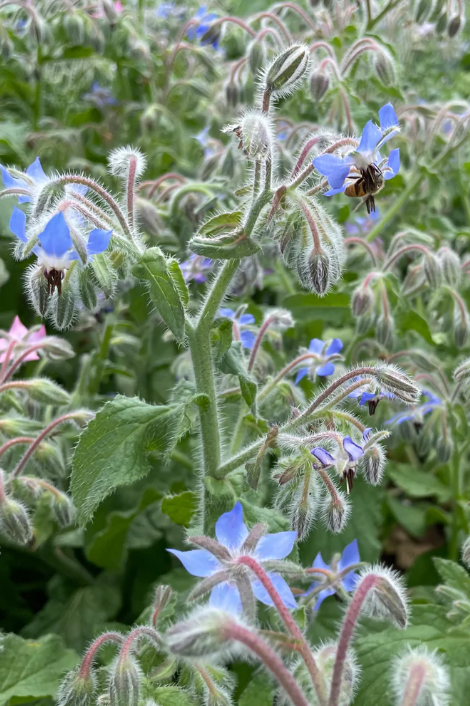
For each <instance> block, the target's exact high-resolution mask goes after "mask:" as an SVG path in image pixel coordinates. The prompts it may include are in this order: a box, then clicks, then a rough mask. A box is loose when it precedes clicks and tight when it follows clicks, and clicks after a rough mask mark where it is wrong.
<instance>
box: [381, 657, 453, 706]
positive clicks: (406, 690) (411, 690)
mask: <svg viewBox="0 0 470 706" xmlns="http://www.w3.org/2000/svg"><path fill="white" fill-rule="evenodd" d="M392 685H393V691H394V695H395V698H396V701H395V703H396V704H397V706H398V705H400V704H405V703H406V704H410V706H433V704H436V705H437V704H439V706H447V705H448V704H449V703H450V701H449V699H450V679H449V675H448V672H447V669H446V667H445V666H444V664H443V662H442V658H441V656H440V655H439V654H438V653H437V651H435V652H429V650H428V649H427V648H426V647H409V648H408V649H407V651H406V652H405V653H404V654H402V655H400V656H399V657H397V658H396V659H395V661H394V664H393V677H392Z"/></svg>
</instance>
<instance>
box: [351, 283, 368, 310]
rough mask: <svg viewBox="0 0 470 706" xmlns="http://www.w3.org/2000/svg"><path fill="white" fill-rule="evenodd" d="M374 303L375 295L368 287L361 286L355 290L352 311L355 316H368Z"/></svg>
mask: <svg viewBox="0 0 470 706" xmlns="http://www.w3.org/2000/svg"><path fill="white" fill-rule="evenodd" d="M373 302H374V293H373V291H372V289H371V288H370V287H368V286H363V285H361V286H360V287H357V289H355V290H354V292H353V295H352V299H351V309H352V313H353V314H354V316H363V315H364V314H367V313H368V312H369V311H370V309H371V307H372V304H373Z"/></svg>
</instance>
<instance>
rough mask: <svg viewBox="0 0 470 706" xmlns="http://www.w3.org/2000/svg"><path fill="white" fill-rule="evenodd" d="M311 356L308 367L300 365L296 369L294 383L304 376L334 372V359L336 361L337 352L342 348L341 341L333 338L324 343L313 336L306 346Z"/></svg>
mask: <svg viewBox="0 0 470 706" xmlns="http://www.w3.org/2000/svg"><path fill="white" fill-rule="evenodd" d="M308 350H309V351H310V353H312V354H313V356H312V363H311V364H310V366H308V367H302V368H300V369H299V370H298V371H297V375H296V378H295V385H298V384H299V382H300V381H301V380H302V379H303V378H304V377H305V376H306V375H310V376H311V377H312V379H315V376H317V375H318V376H320V377H328V376H329V375H333V373H334V372H335V365H334V361H337V360H338V359H339V358H340V356H339V353H340V352H341V351H342V350H343V342H342V341H341V340H340V339H339V338H334V339H333V340H332V341H331V342H330V343H329V344H326V343H324V342H323V341H321V340H320V339H319V338H313V339H312V340H311V341H310V345H309V347H308Z"/></svg>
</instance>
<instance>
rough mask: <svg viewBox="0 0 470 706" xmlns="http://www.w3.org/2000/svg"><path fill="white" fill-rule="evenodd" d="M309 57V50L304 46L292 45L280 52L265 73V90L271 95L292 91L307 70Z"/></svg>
mask: <svg viewBox="0 0 470 706" xmlns="http://www.w3.org/2000/svg"><path fill="white" fill-rule="evenodd" d="M309 55H310V52H309V49H308V47H307V46H305V45H304V44H293V45H292V46H291V47H289V49H286V50H285V51H284V52H282V54H280V55H279V56H278V57H276V59H274V61H273V62H272V64H271V66H270V67H269V69H268V71H267V73H266V82H265V86H266V90H267V91H270V92H271V93H278V92H279V93H283V92H284V91H286V90H287V91H290V90H292V89H293V88H294V86H295V84H296V83H297V82H298V81H299V80H300V79H301V78H302V76H303V75H304V73H305V72H306V70H307V67H308V63H309Z"/></svg>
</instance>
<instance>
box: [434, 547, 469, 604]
mask: <svg viewBox="0 0 470 706" xmlns="http://www.w3.org/2000/svg"><path fill="white" fill-rule="evenodd" d="M434 564H435V566H436V569H437V570H438V572H439V575H440V577H441V578H442V580H443V582H444V583H445V584H446V586H450V587H451V588H455V589H456V590H457V591H462V593H464V594H465V595H466V596H467V597H468V598H469V599H470V575H469V573H468V571H467V570H466V569H464V568H463V566H460V564H457V563H456V562H455V561H449V560H448V559H441V558H440V557H434Z"/></svg>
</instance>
